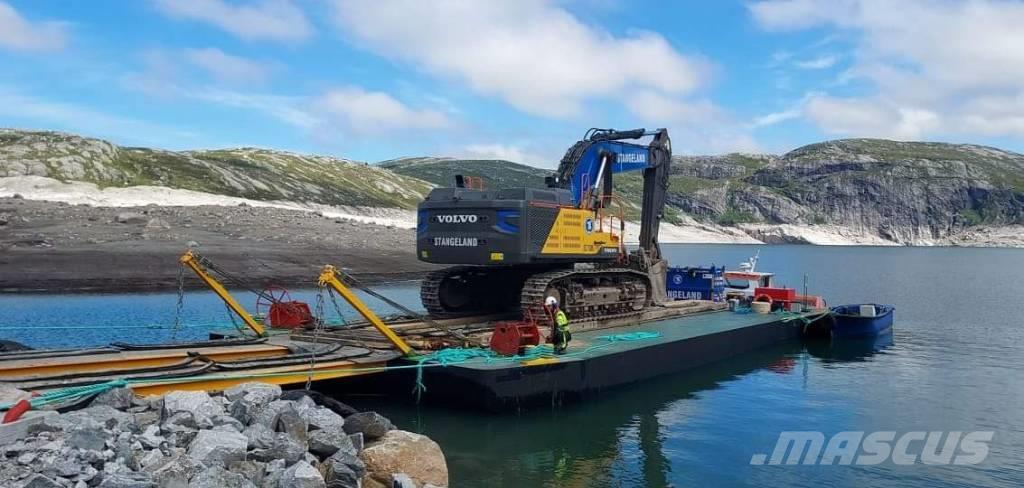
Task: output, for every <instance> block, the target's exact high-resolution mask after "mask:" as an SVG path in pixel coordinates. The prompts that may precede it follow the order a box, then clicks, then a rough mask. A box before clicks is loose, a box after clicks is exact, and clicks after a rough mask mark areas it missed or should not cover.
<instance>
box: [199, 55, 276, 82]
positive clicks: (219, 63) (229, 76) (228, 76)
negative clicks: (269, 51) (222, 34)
mask: <svg viewBox="0 0 1024 488" xmlns="http://www.w3.org/2000/svg"><path fill="white" fill-rule="evenodd" d="M183 55H184V57H185V59H186V60H188V61H189V62H190V63H192V64H194V65H196V66H198V67H200V68H202V69H204V70H206V71H207V72H209V73H210V74H211V75H213V76H214V77H215V78H217V79H219V80H221V81H226V82H231V83H241V82H248V83H262V82H263V81H266V79H267V77H269V76H270V72H271V71H273V69H274V65H273V64H272V63H267V62H261V61H255V60H251V59H247V58H243V57H240V56H234V55H231V54H228V53H225V52H224V51H221V50H220V49H217V48H212V47H208V48H204V49H185V50H184V51H183Z"/></svg>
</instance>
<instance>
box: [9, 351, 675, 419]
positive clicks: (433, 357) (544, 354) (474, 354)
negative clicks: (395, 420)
mask: <svg viewBox="0 0 1024 488" xmlns="http://www.w3.org/2000/svg"><path fill="white" fill-rule="evenodd" d="M659 337H661V333H659V332H633V333H628V334H613V335H603V336H599V337H597V339H600V340H602V341H605V342H603V343H601V344H595V345H592V346H590V347H587V348H586V349H583V350H580V351H576V352H571V353H567V354H562V355H556V354H554V351H553V350H552V348H551V346H549V345H546V344H545V345H540V346H535V347H531V348H527V349H526V352H525V353H524V354H522V355H515V356H501V355H499V354H498V353H496V352H494V351H492V350H490V349H484V348H470V349H465V348H447V349H441V350H439V351H434V352H432V353H430V354H425V355H421V356H417V357H415V358H412V359H414V360H415V361H416V362H415V364H405V365H397V366H377V367H367V368H339V369H329V370H318V371H316V374H330V373H340V372H347V373H375V372H386V371H396V370H404V369H416V385H415V387H414V390H413V391H414V392H415V393H416V394H417V395H416V397H417V400H418V399H419V398H420V396H421V395H422V393H423V392H424V391H427V387H426V385H424V384H423V368H428V367H446V366H451V365H454V364H462V363H465V362H468V361H472V360H474V359H480V360H483V361H486V362H510V363H511V362H520V361H530V360H534V359H540V358H563V359H564V358H572V357H579V356H583V355H586V354H588V353H590V352H593V351H596V350H599V349H603V348H606V347H609V346H613V345H615V344H616V343H619V342H628V341H640V340H651V339H656V338H659ZM295 374H296V372H295V371H285V372H280V373H257V374H244V373H237V374H215V375H205V376H202V377H196V376H174V377H167V378H139V379H122V380H111V381H108V382H105V383H97V384H95V385H85V386H73V387H68V388H62V389H59V390H51V391H48V392H46V393H43V394H41V395H39V396H37V397H34V398H32V399H31V400H29V403H31V404H32V408H39V407H42V406H46V405H51V404H54V403H60V402H62V401H67V400H71V399H76V398H83V397H87V396H91V395H96V394H99V393H103V392H105V391H108V390H112V389H114V388H121V387H125V386H132V385H136V384H162V383H177V382H181V381H182V380H196V379H202V380H203V381H213V380H252V379H260V378H275V377H284V376H294V375H295ZM13 406H14V404H13V403H4V404H0V411H4V410H8V409H10V408H11V407H13Z"/></svg>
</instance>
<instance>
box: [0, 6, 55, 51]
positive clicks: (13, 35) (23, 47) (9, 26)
mask: <svg viewBox="0 0 1024 488" xmlns="http://www.w3.org/2000/svg"><path fill="white" fill-rule="evenodd" d="M66 43H67V32H66V30H65V26H64V25H63V24H61V23H59V22H30V21H28V20H26V19H25V18H24V17H22V16H21V15H19V14H18V11H17V10H14V7H12V6H10V4H8V3H7V2H3V1H0V48H7V49H11V50H14V51H30V52H38V51H56V50H59V49H61V48H63V47H64V45H65V44H66Z"/></svg>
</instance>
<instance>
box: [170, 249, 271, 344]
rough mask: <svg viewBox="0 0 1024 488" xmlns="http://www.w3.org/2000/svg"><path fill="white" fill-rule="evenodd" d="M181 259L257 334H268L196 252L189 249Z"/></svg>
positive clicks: (259, 335) (183, 263)
mask: <svg viewBox="0 0 1024 488" xmlns="http://www.w3.org/2000/svg"><path fill="white" fill-rule="evenodd" d="M179 261H180V262H181V264H182V265H183V266H187V267H188V268H189V269H191V270H192V271H193V272H194V273H195V274H196V276H198V277H199V279H201V280H203V282H205V283H206V285H207V286H209V287H210V288H211V289H212V290H213V292H214V293H216V294H217V296H219V297H220V299H221V300H224V303H225V304H227V306H228V308H230V309H231V311H233V312H235V315H238V316H239V317H240V318H241V319H242V321H243V322H245V325H246V326H248V327H249V328H250V329H252V331H253V332H255V333H256V336H258V337H266V336H267V331H266V330H265V329H264V328H263V325H261V324H260V323H259V322H257V321H256V320H255V319H253V318H252V316H251V315H249V312H246V311H245V309H244V308H242V306H241V305H240V304H239V303H238V302H237V301H235V298H234V297H233V296H231V293H228V290H227V288H224V285H221V284H220V282H219V281H217V280H216V279H215V278H214V277H213V276H210V274H209V273H207V272H206V269H204V268H203V265H202V264H200V263H199V260H198V259H196V255H195V253H193V252H192V251H191V250H189V251H187V252H185V254H182V255H181V259H180V260H179Z"/></svg>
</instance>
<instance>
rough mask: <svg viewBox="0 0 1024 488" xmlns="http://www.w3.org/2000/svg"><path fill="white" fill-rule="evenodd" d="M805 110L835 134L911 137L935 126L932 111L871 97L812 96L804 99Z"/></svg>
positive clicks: (908, 138) (917, 136) (812, 118)
mask: <svg viewBox="0 0 1024 488" xmlns="http://www.w3.org/2000/svg"><path fill="white" fill-rule="evenodd" d="M806 113H807V116H808V117H809V118H810V119H811V120H812V121H814V122H815V123H816V124H818V125H819V126H820V127H821V128H822V129H824V130H825V131H826V132H828V133H831V134H837V135H852V136H861V137H882V138H889V139H902V140H912V139H920V138H921V137H922V136H924V135H925V134H928V133H930V132H932V131H934V130H935V129H936V128H937V127H938V126H939V116H938V115H937V114H936V113H934V112H931V111H929V110H926V109H920V108H906V107H900V106H898V105H897V104H893V103H884V102H882V101H880V100H878V99H874V98H834V97H829V96H825V95H819V96H814V97H812V98H810V99H809V100H808V102H807V107H806Z"/></svg>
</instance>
